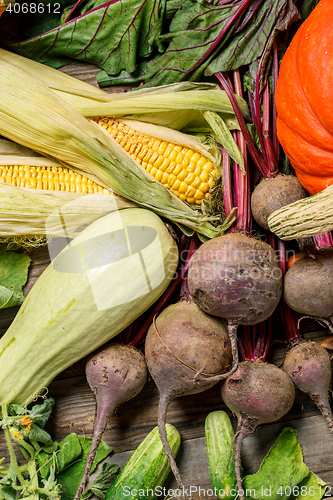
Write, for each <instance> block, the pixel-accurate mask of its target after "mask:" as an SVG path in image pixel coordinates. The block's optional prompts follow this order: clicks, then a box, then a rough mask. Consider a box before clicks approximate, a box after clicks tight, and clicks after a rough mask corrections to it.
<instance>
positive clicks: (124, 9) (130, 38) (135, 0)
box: [8, 0, 165, 75]
mask: <svg viewBox="0 0 333 500" xmlns="http://www.w3.org/2000/svg"><path fill="white" fill-rule="evenodd" d="M164 4H165V2H164V0H158V1H155V0H118V1H117V2H113V1H112V0H111V1H109V2H105V3H103V4H102V5H100V6H97V7H96V8H94V9H92V10H90V11H89V12H87V13H85V14H83V15H80V12H77V17H75V18H74V19H71V20H70V21H68V22H66V23H65V24H62V25H61V24H60V22H61V19H60V16H59V25H58V26H57V27H56V28H54V29H51V30H49V31H46V32H44V33H43V32H41V31H40V32H39V36H36V33H35V36H34V37H33V38H28V39H27V40H25V41H22V42H18V43H10V44H8V47H9V48H10V50H12V51H14V52H17V53H19V54H21V55H23V56H26V57H29V58H30V59H34V60H35V61H38V62H41V63H43V64H47V65H49V66H52V67H54V68H59V67H60V66H62V65H64V64H67V63H68V62H69V61H70V59H75V60H78V61H82V62H86V63H92V64H96V65H97V66H98V67H99V68H101V69H103V70H105V71H106V72H107V73H108V74H111V75H113V74H118V73H119V72H120V71H122V70H125V71H129V72H133V71H135V69H136V66H137V63H138V59H139V58H144V57H148V56H149V55H150V54H151V53H152V52H153V50H154V48H155V46H156V44H158V37H159V35H160V33H161V30H162V22H163V12H164V8H165V6H164ZM97 5H98V4H97ZM37 17H38V16H37ZM23 21H24V20H23ZM38 23H40V20H39V19H36V20H35V28H36V29H37V30H38ZM31 29H33V28H32V27H31ZM110 33H112V36H110Z"/></svg>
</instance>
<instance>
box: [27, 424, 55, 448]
mask: <svg viewBox="0 0 333 500" xmlns="http://www.w3.org/2000/svg"><path fill="white" fill-rule="evenodd" d="M29 440H30V441H37V442H38V443H43V444H46V445H50V444H51V443H52V438H51V436H50V434H49V433H48V432H46V431H44V429H42V427H39V425H36V424H34V423H33V424H32V426H31V429H30V432H29Z"/></svg>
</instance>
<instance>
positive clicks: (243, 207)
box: [233, 70, 252, 234]
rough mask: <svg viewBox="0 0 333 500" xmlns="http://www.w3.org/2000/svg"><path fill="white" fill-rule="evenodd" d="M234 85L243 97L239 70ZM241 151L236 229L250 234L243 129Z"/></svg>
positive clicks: (239, 136)
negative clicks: (242, 166)
mask: <svg viewBox="0 0 333 500" xmlns="http://www.w3.org/2000/svg"><path fill="white" fill-rule="evenodd" d="M233 76H234V87H235V94H236V95H238V96H239V97H243V92H242V81H241V77H240V73H239V70H234V72H233ZM236 136H237V139H236V142H237V143H238V146H239V149H240V152H241V153H242V156H243V158H244V170H245V174H244V173H243V172H241V170H240V168H239V165H237V164H235V165H234V176H235V193H236V196H237V201H236V206H237V222H236V228H235V231H239V232H241V233H243V234H249V233H250V231H251V225H252V224H251V221H252V216H251V209H250V189H249V187H250V177H249V166H248V161H247V148H246V142H245V139H244V135H243V133H242V131H240V132H237V133H236Z"/></svg>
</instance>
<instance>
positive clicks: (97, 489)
mask: <svg viewBox="0 0 333 500" xmlns="http://www.w3.org/2000/svg"><path fill="white" fill-rule="evenodd" d="M119 471H120V467H119V465H117V464H110V463H109V462H104V463H103V464H102V470H101V472H100V473H99V474H98V475H97V477H96V479H95V481H94V482H93V484H92V485H91V486H90V487H89V488H87V489H86V491H85V492H84V493H83V495H82V497H81V500H87V499H88V498H91V497H92V496H93V495H95V496H96V497H97V498H101V499H103V498H104V497H105V495H106V492H107V491H108V489H109V488H110V486H111V484H112V483H113V481H114V480H115V479H116V477H117V475H118V474H119Z"/></svg>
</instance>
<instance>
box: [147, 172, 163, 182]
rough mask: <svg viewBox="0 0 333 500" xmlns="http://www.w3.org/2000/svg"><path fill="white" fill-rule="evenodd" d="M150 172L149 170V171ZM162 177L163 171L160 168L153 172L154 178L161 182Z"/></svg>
mask: <svg viewBox="0 0 333 500" xmlns="http://www.w3.org/2000/svg"><path fill="white" fill-rule="evenodd" d="M150 173H151V172H150ZM162 177H163V172H162V170H157V172H156V174H155V179H156V180H157V181H159V182H161V180H162Z"/></svg>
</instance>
